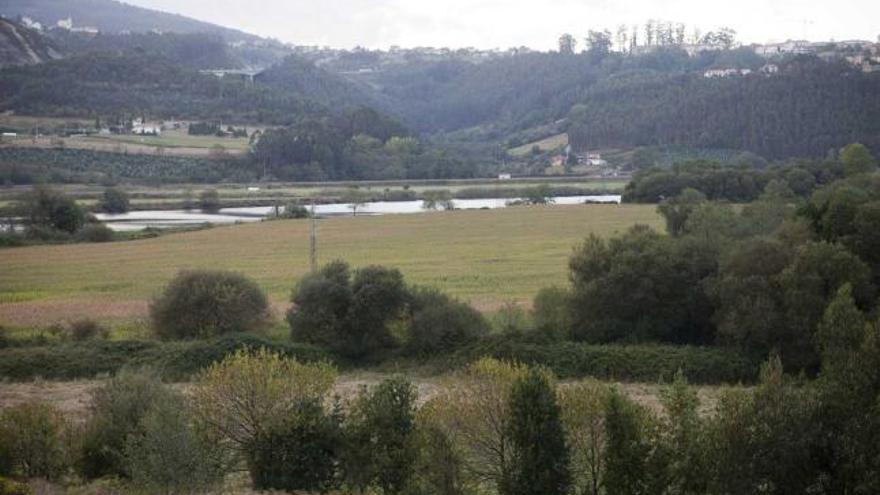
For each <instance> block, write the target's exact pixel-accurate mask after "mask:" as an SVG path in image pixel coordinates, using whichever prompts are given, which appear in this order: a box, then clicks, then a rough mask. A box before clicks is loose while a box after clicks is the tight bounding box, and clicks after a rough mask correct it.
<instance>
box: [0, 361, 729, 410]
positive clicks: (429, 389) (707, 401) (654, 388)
mask: <svg viewBox="0 0 880 495" xmlns="http://www.w3.org/2000/svg"><path fill="white" fill-rule="evenodd" d="M390 376H391V375H390V374H385V373H376V372H370V371H357V372H352V373H345V374H343V375H341V376H340V377H339V379H338V380H337V382H336V388H335V390H334V394H336V395H338V396H339V397H341V398H342V399H347V398H352V397H354V396H355V395H356V394H357V393H358V391H359V390H360V389H361V387H363V386H373V385H376V384H378V383H380V382H381V381H382V380H384V379H386V378H388V377H390ZM409 378H410V380H411V381H412V382H413V384H414V385H415V386H416V388H417V389H418V394H419V404H424V403H425V402H427V401H429V400H431V399H432V398H434V397H436V396H437V395H438V394H439V393H440V392H441V391H442V387H443V386H444V385H443V383H444V379H443V377H442V376H441V377H436V376H435V377H424V376H410V377H409ZM102 383H103V380H78V381H70V382H47V381H41V380H37V381H33V382H29V383H2V382H0V410H2V409H4V408H7V407H12V406H16V405H18V404H22V403H25V402H30V401H44V402H47V403H49V404H51V405H53V406H55V407H57V408H58V409H60V410H61V411H62V412H64V413H65V414H66V415H67V416H68V417H69V418H71V419H72V420H74V421H81V420H83V419H84V418H85V417H86V415H87V414H88V404H89V400H90V397H91V393H92V391H94V390H95V389H96V388H97V387H99V386H101V384H102ZM573 383H576V382H575V381H566V382H563V383H562V384H561V386H562V387H565V386H568V385H569V384H573ZM613 385H614V386H616V387H618V388H619V389H620V390H621V391H622V392H623V393H625V394H626V395H627V396H629V397H630V398H631V399H632V400H634V401H636V402H637V403H639V404H641V405H643V406H645V407H647V408H649V409H651V410H652V411H654V412H656V413H660V412H662V405H661V403H660V396H661V392H662V390H663V385H658V384H644V383H620V382H615V383H613ZM174 387H175V388H177V389H178V390H180V391H182V392H184V393H186V392H187V391H189V390H191V389H192V387H193V384H191V383H179V384H176V385H174ZM694 388H695V390H696V391H697V395H698V397H699V398H700V411H701V412H702V413H703V414H712V413H713V412H714V410H715V406H716V404H717V403H718V399H719V397H720V394H721V392H722V391H723V390H724V388H723V387H717V386H697V387H694Z"/></svg>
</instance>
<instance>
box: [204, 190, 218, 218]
mask: <svg viewBox="0 0 880 495" xmlns="http://www.w3.org/2000/svg"><path fill="white" fill-rule="evenodd" d="M199 208H201V209H202V211H203V212H205V213H217V212H218V211H220V193H218V192H217V190H216V189H207V190H205V191H202V194H200V195H199Z"/></svg>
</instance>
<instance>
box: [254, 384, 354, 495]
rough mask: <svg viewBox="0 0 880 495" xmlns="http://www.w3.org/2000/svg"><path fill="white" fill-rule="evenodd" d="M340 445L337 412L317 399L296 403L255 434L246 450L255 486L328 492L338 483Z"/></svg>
mask: <svg viewBox="0 0 880 495" xmlns="http://www.w3.org/2000/svg"><path fill="white" fill-rule="evenodd" d="M341 447H342V430H341V425H340V418H339V417H338V415H336V414H333V415H328V414H326V413H325V412H324V408H323V406H322V405H321V404H320V403H317V402H312V401H308V402H303V403H301V404H298V405H297V406H296V408H295V409H294V411H293V412H292V413H291V415H290V416H289V417H288V418H285V419H284V420H282V421H281V422H280V423H279V424H277V425H273V426H271V427H270V428H268V429H267V430H266V431H264V432H261V433H260V434H258V435H257V437H256V439H255V440H254V442H253V445H252V447H251V448H250V449H249V451H248V458H249V459H248V461H249V465H250V472H251V476H252V477H253V482H254V488H255V489H257V490H283V491H307V492H319V493H327V492H328V491H330V490H332V489H334V488H336V487H337V486H338V485H339V481H340V480H339V478H338V477H337V467H338V464H339V454H340V449H341Z"/></svg>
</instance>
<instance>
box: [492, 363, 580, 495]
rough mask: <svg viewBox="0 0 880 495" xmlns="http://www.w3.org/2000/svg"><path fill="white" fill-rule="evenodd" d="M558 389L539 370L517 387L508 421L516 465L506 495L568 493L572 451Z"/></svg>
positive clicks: (505, 485)
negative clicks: (561, 412) (562, 419)
mask: <svg viewBox="0 0 880 495" xmlns="http://www.w3.org/2000/svg"><path fill="white" fill-rule="evenodd" d="M554 389H555V384H554V383H553V382H552V381H551V379H550V377H549V376H548V375H547V373H546V372H544V371H542V370H538V369H531V370H529V372H528V373H527V374H526V375H525V376H524V377H521V378H519V379H518V380H517V381H516V382H515V383H514V384H513V388H512V390H511V393H510V398H509V401H510V406H509V407H510V411H509V417H508V419H507V429H508V431H509V433H508V434H509V436H510V440H511V447H512V453H511V460H512V462H511V470H510V473H509V474H510V476H509V478H508V479H506V480H504V482H503V483H502V485H501V490H500V491H501V493H502V494H504V495H563V494H566V493H568V489H569V487H570V485H571V471H570V466H569V451H568V446H567V445H566V441H565V432H564V430H563V428H562V421H561V419H560V416H561V414H560V409H559V405H558V404H557V403H556V391H555V390H554Z"/></svg>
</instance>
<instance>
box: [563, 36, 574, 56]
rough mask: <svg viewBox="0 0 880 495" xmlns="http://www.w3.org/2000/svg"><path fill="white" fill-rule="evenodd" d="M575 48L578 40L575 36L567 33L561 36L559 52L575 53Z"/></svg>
mask: <svg viewBox="0 0 880 495" xmlns="http://www.w3.org/2000/svg"><path fill="white" fill-rule="evenodd" d="M575 48H577V40H576V39H575V37H574V36H572V35H570V34H568V33H565V34H563V35H562V36H560V37H559V53H562V54H565V55H573V54H574V50H575Z"/></svg>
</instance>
